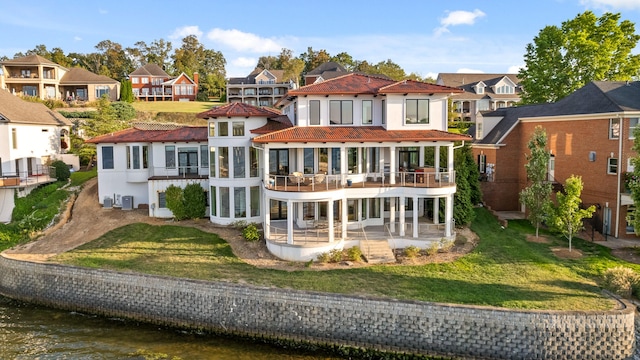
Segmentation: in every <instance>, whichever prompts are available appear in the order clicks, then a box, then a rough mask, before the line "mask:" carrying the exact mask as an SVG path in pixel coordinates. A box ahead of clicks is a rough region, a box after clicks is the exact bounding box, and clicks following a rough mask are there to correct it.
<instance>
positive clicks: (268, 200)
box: [263, 196, 271, 239]
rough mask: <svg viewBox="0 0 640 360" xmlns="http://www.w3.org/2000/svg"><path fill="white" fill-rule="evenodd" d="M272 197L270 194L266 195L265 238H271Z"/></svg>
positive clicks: (264, 207) (264, 206)
mask: <svg viewBox="0 0 640 360" xmlns="http://www.w3.org/2000/svg"><path fill="white" fill-rule="evenodd" d="M270 205H271V198H269V197H268V196H265V197H264V205H263V209H264V211H263V214H264V238H265V239H269V238H271V211H270Z"/></svg>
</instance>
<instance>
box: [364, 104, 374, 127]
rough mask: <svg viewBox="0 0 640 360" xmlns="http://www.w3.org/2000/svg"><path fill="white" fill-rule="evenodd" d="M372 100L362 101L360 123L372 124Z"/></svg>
mask: <svg viewBox="0 0 640 360" xmlns="http://www.w3.org/2000/svg"><path fill="white" fill-rule="evenodd" d="M372 110H373V101H371V100H363V101H362V123H363V124H373V111H372Z"/></svg>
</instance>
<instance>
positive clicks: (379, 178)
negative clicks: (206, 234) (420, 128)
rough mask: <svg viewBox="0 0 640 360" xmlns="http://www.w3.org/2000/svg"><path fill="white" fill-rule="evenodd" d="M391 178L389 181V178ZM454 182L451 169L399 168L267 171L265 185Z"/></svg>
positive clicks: (297, 188) (301, 187)
mask: <svg viewBox="0 0 640 360" xmlns="http://www.w3.org/2000/svg"><path fill="white" fill-rule="evenodd" d="M392 180H393V181H392ZM450 186H455V171H439V172H418V171H399V172H381V173H361V174H337V175H325V174H313V175H312V174H301V173H294V174H291V175H269V180H268V181H267V188H268V189H270V190H274V191H285V192H318V191H330V190H338V189H358V188H381V187H413V188H442V187H450Z"/></svg>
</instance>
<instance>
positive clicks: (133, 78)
mask: <svg viewBox="0 0 640 360" xmlns="http://www.w3.org/2000/svg"><path fill="white" fill-rule="evenodd" d="M131 83H132V84H138V83H140V79H139V78H138V77H137V76H134V77H132V78H131Z"/></svg>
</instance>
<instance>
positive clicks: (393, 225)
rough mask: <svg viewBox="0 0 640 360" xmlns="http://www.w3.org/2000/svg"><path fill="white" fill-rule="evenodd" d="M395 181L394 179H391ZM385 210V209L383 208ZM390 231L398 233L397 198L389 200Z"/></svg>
mask: <svg viewBox="0 0 640 360" xmlns="http://www.w3.org/2000/svg"><path fill="white" fill-rule="evenodd" d="M391 178H392V179H393V177H391ZM383 209H384V207H383ZM389 231H391V233H395V232H396V198H395V197H392V198H389Z"/></svg>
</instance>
